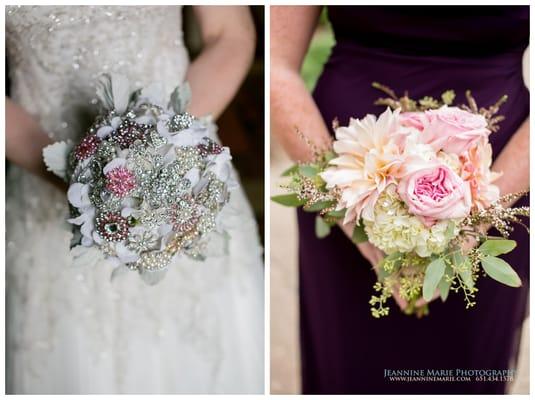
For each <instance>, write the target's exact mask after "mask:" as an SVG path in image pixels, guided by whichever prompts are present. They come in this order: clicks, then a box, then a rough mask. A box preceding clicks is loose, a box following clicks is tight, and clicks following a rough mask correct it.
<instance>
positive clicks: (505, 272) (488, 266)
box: [481, 256, 522, 287]
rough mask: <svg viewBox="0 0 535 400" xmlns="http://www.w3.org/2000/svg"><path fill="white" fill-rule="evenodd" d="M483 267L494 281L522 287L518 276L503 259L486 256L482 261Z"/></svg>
mask: <svg viewBox="0 0 535 400" xmlns="http://www.w3.org/2000/svg"><path fill="white" fill-rule="evenodd" d="M481 265H482V266H483V269H484V270H485V272H486V273H487V275H488V276H490V277H491V278H492V279H494V280H497V281H498V282H500V283H503V284H504V285H507V286H511V287H519V286H522V281H521V280H520V277H519V276H518V274H517V273H516V272H515V270H514V269H513V268H512V267H511V266H510V265H509V264H508V263H507V262H505V261H504V260H502V259H501V258H498V257H494V256H485V257H483V258H482V259H481Z"/></svg>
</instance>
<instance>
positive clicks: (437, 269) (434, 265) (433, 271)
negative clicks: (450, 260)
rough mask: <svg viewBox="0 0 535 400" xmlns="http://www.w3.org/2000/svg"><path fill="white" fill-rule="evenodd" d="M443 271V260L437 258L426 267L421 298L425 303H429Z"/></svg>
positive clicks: (444, 268)
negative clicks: (422, 297)
mask: <svg viewBox="0 0 535 400" xmlns="http://www.w3.org/2000/svg"><path fill="white" fill-rule="evenodd" d="M445 271H446V263H445V262H444V259H443V258H437V259H436V260H434V261H432V262H431V263H430V264H429V265H428V266H427V269H426V270H425V278H424V286H423V296H424V299H425V300H426V301H430V300H431V299H432V298H433V295H434V294H435V290H436V289H437V287H438V284H439V283H440V280H441V279H442V277H443V276H444V272H445Z"/></svg>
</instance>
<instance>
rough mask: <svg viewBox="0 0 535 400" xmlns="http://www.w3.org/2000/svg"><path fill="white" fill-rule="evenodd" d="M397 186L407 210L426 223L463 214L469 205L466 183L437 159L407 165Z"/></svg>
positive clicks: (431, 223) (469, 193) (468, 189)
mask: <svg viewBox="0 0 535 400" xmlns="http://www.w3.org/2000/svg"><path fill="white" fill-rule="evenodd" d="M397 190H398V194H399V196H400V198H401V199H402V200H403V202H404V203H405V204H406V205H407V207H408V209H409V212H410V213H411V214H414V215H417V216H419V217H420V218H421V220H422V222H423V223H424V224H425V225H426V226H428V227H429V226H432V225H434V224H435V222H437V221H439V220H444V219H455V218H464V217H466V216H467V215H468V214H469V213H470V209H471V207H472V197H471V191H470V185H469V183H468V182H466V181H464V180H462V179H461V177H460V176H459V175H458V174H457V173H456V172H455V171H454V170H452V169H451V168H450V167H449V166H448V165H446V164H444V163H442V162H440V161H438V160H436V161H434V162H431V163H429V162H427V161H425V162H421V163H413V164H412V165H411V166H408V167H407V168H406V170H405V175H404V176H403V177H402V178H401V179H400V181H399V184H398V188H397Z"/></svg>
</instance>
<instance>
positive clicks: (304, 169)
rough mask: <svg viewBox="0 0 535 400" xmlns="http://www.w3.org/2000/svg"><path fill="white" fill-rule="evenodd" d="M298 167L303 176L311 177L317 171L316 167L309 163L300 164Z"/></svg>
mask: <svg viewBox="0 0 535 400" xmlns="http://www.w3.org/2000/svg"><path fill="white" fill-rule="evenodd" d="M298 168H299V173H300V174H301V175H303V176H306V177H307V178H313V177H315V176H316V175H317V174H318V172H319V169H318V167H316V166H314V165H310V164H306V165H300V166H299V167H298Z"/></svg>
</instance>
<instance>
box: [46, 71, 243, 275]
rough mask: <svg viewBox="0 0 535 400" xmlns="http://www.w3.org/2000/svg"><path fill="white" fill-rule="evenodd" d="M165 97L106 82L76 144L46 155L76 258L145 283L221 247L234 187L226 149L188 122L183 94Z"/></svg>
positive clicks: (117, 79)
mask: <svg viewBox="0 0 535 400" xmlns="http://www.w3.org/2000/svg"><path fill="white" fill-rule="evenodd" d="M162 92H163V90H162V89H161V88H160V87H159V86H158V85H157V84H155V85H152V86H150V87H147V88H146V89H143V90H138V91H134V92H131V90H130V88H129V84H128V81H127V80H126V78H124V77H122V76H113V79H112V77H111V76H109V75H104V76H103V77H102V79H101V80H100V82H99V87H98V90H97V95H98V97H99V99H100V104H101V106H102V109H103V111H102V113H101V114H100V115H99V116H98V117H97V118H96V120H95V121H94V123H93V125H92V126H91V127H90V128H89V129H88V131H87V134H86V135H85V137H84V138H83V139H82V140H81V142H80V143H78V144H77V145H76V146H73V145H72V144H71V143H67V142H57V143H55V144H53V145H50V146H48V147H46V148H45V149H44V151H43V155H44V160H45V164H46V165H47V167H48V169H49V170H51V171H53V172H54V173H55V174H57V175H58V176H60V177H61V178H63V179H65V180H66V182H68V184H69V189H68V192H67V197H68V201H69V204H70V206H71V207H70V210H71V218H70V219H68V222H69V223H71V224H73V232H74V235H73V243H72V246H73V247H75V248H76V249H77V253H76V254H77V256H80V255H81V254H83V253H84V251H85V252H87V251H88V250H90V249H91V250H94V249H99V250H100V252H101V254H102V255H103V257H104V258H107V259H108V260H110V261H112V262H113V263H114V264H116V265H117V266H121V267H123V268H122V270H128V269H129V270H132V271H138V272H139V273H141V275H142V277H143V278H144V279H145V280H146V281H147V282H149V283H154V282H155V279H154V275H158V276H162V275H163V274H155V273H156V272H158V271H164V270H165V269H166V268H167V267H168V265H169V264H170V263H171V262H172V261H173V259H174V258H175V257H176V256H177V255H178V254H185V255H188V256H190V257H193V258H195V259H203V258H204V256H205V251H206V249H205V248H206V244H207V242H208V241H209V240H211V241H217V240H216V238H215V235H217V233H219V234H221V235H220V236H222V237H225V235H224V232H221V229H219V228H220V227H219V224H218V222H219V221H218V217H219V215H220V212H221V210H222V208H223V207H224V206H225V204H226V203H227V202H228V200H229V191H230V190H231V189H232V188H233V187H235V185H236V182H234V181H233V179H232V178H231V174H230V171H231V166H230V160H231V156H230V153H229V149H228V148H226V147H221V146H220V145H219V144H218V143H216V142H215V141H214V140H213V139H211V138H210V137H209V136H210V130H213V124H211V123H210V121H208V120H201V119H197V118H195V117H193V116H192V115H190V114H188V113H187V112H186V106H187V103H188V101H189V88H188V86H187V85H183V86H179V87H177V88H176V89H175V90H174V91H173V93H172V95H171V99H170V101H169V103H168V104H165V103H166V102H164V101H163V99H162ZM73 250H74V249H73ZM114 271H115V270H114Z"/></svg>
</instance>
